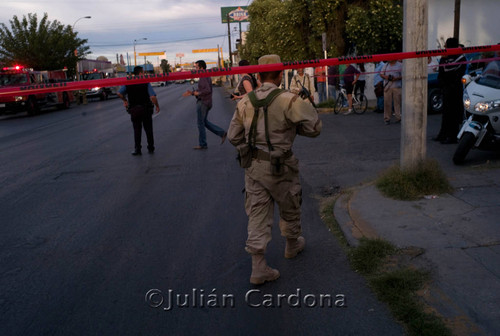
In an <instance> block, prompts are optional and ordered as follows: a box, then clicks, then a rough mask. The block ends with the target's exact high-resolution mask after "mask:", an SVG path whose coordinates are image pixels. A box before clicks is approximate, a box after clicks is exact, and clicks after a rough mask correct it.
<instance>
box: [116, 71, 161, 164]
mask: <svg viewBox="0 0 500 336" xmlns="http://www.w3.org/2000/svg"><path fill="white" fill-rule="evenodd" d="M143 73H144V69H143V68H142V67H140V66H136V67H135V68H134V75H135V76H140V75H141V74H143ZM116 94H117V95H118V97H120V98H121V99H122V100H123V105H124V106H125V108H126V109H127V111H128V113H129V114H130V120H132V125H133V126H134V143H135V149H134V151H133V152H132V155H141V154H142V150H141V148H142V145H141V135H142V128H143V127H144V132H146V139H147V141H148V152H149V153H150V154H152V153H154V151H155V141H154V137H153V104H154V106H155V107H156V113H160V105H158V99H156V93H155V92H154V90H153V88H152V87H151V84H150V83H144V84H132V85H125V86H122V87H121V88H120V90H119V91H118V92H117V93H116ZM125 96H127V97H128V100H127V98H125Z"/></svg>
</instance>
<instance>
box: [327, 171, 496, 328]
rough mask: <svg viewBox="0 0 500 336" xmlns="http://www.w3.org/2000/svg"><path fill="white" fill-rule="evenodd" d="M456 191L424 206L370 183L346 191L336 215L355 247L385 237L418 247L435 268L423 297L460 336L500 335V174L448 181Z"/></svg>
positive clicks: (421, 262) (422, 260)
mask: <svg viewBox="0 0 500 336" xmlns="http://www.w3.org/2000/svg"><path fill="white" fill-rule="evenodd" d="M448 178H449V180H450V181H451V183H452V185H453V187H454V188H455V191H454V192H453V193H452V194H451V195H450V194H445V195H439V196H433V195H429V197H426V198H423V199H421V200H418V201H397V200H392V199H388V198H386V197H384V196H383V195H382V194H381V193H380V192H379V191H378V190H377V188H376V187H375V186H374V185H373V183H371V184H364V185H362V186H360V187H357V188H355V189H353V192H352V193H346V194H344V195H343V196H342V197H341V198H339V199H338V200H337V202H336V204H335V208H334V214H335V218H336V219H337V221H338V222H339V224H340V226H341V228H342V230H343V232H344V234H345V236H346V237H347V239H348V241H349V244H351V245H354V246H355V245H357V244H358V239H359V238H360V237H362V236H365V237H370V238H374V237H379V238H382V239H385V240H387V241H390V242H391V243H393V244H394V245H396V246H397V247H400V248H404V247H418V248H421V249H423V251H424V252H423V253H422V254H421V255H419V256H417V257H415V259H414V260H413V261H412V263H414V264H415V265H417V266H418V267H422V268H424V269H427V270H430V271H431V274H432V280H433V281H432V284H431V286H430V288H429V289H428V290H427V293H425V295H424V299H425V300H426V301H427V302H428V303H429V304H430V305H431V306H433V307H434V308H435V309H436V310H437V312H439V314H441V315H442V316H443V317H444V318H445V319H446V320H447V321H448V322H449V324H450V325H451V326H452V329H453V333H454V335H498V334H499V333H500V258H499V256H500V170H499V169H498V168H492V169H477V170H474V173H473V174H471V173H470V172H468V173H463V172H462V173H455V174H454V175H452V176H448Z"/></svg>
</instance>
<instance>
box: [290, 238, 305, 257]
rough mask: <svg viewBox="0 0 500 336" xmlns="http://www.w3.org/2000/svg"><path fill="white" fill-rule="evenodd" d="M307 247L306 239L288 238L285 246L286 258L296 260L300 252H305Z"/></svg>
mask: <svg viewBox="0 0 500 336" xmlns="http://www.w3.org/2000/svg"><path fill="white" fill-rule="evenodd" d="M305 246H306V240H305V239H304V237H302V236H300V237H299V238H287V239H286V246H285V258H287V259H291V258H295V257H296V256H297V254H299V252H302V251H303V250H304V247H305Z"/></svg>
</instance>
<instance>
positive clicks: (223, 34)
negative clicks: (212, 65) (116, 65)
mask: <svg viewBox="0 0 500 336" xmlns="http://www.w3.org/2000/svg"><path fill="white" fill-rule="evenodd" d="M250 3H251V0H241V1H237V0H233V1H213V0H181V1H179V0H142V1H139V0H134V1H132V0H120V1H106V0H35V1H26V0H15V1H10V0H2V1H0V22H2V23H4V24H5V25H6V26H7V27H9V29H10V23H9V21H10V20H11V19H12V18H13V16H14V15H17V16H18V18H20V19H22V17H23V15H26V16H27V14H28V13H36V14H37V15H38V18H39V19H41V18H42V17H43V14H44V13H47V14H48V19H49V20H50V21H54V20H57V21H59V22H61V23H62V24H64V25H75V26H74V28H75V30H76V31H77V32H78V37H80V38H82V39H87V40H88V42H87V44H88V45H89V46H90V51H91V52H92V54H91V55H89V56H87V58H89V59H95V58H97V57H98V56H105V57H107V58H108V59H109V60H110V61H112V62H116V54H118V55H123V57H124V59H125V61H126V59H127V53H128V55H129V57H130V58H131V60H132V62H133V52H134V40H137V43H136V52H137V53H140V52H162V51H165V52H166V56H167V59H168V61H169V63H171V64H174V63H179V61H180V60H179V58H176V54H178V53H184V54H185V56H184V58H182V63H184V62H193V61H196V60H198V59H205V60H207V62H210V61H216V60H217V53H196V54H193V53H191V51H192V50H193V49H207V48H217V45H219V46H220V47H222V48H223V56H224V58H227V55H228V37H227V33H228V31H227V30H228V28H227V24H223V23H222V22H221V7H237V6H248V5H249V4H250ZM84 16H91V18H90V19H80V18H81V17H84ZM75 22H76V24H75ZM241 27H242V31H246V30H247V23H242V24H241ZM143 38H147V40H143ZM236 38H239V25H238V24H237V23H232V24H231V42H232V48H234V41H235V40H236ZM233 50H234V49H233ZM148 61H150V62H152V63H153V64H156V63H157V62H158V57H156V56H148ZM138 63H139V59H138Z"/></svg>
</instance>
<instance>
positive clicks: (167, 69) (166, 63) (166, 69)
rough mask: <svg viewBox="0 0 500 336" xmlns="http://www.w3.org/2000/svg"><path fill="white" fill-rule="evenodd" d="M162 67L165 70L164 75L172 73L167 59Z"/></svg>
mask: <svg viewBox="0 0 500 336" xmlns="http://www.w3.org/2000/svg"><path fill="white" fill-rule="evenodd" d="M160 67H161V69H162V70H163V73H169V72H172V69H171V68H170V63H168V61H167V60H166V59H162V60H161V63H160Z"/></svg>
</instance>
